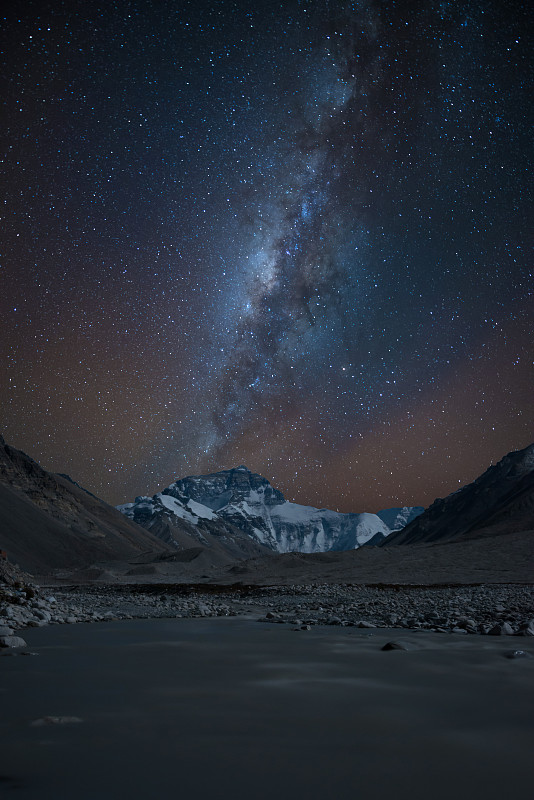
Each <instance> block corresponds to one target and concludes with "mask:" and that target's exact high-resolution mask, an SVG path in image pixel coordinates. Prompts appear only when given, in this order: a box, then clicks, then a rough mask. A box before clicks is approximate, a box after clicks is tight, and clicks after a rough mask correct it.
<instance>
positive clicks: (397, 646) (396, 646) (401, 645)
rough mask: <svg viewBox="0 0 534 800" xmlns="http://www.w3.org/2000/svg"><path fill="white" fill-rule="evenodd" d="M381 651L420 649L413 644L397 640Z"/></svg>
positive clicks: (387, 644) (386, 645)
mask: <svg viewBox="0 0 534 800" xmlns="http://www.w3.org/2000/svg"><path fill="white" fill-rule="evenodd" d="M380 649H381V650H418V649H419V648H418V647H417V645H415V644H413V642H407V641H406V640H401V639H397V641H394V642H387V643H386V644H385V645H384V646H383V647H381V648H380Z"/></svg>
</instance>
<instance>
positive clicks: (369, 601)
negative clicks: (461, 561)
mask: <svg viewBox="0 0 534 800" xmlns="http://www.w3.org/2000/svg"><path fill="white" fill-rule="evenodd" d="M238 615H246V616H251V615H253V616H255V618H256V619H257V620H258V621H259V622H262V623H266V624H287V625H291V626H293V627H296V628H298V629H302V630H306V629H308V628H311V626H313V625H340V626H355V627H360V628H382V627H384V628H386V627H387V628H402V629H410V630H429V631H434V632H438V633H456V634H482V635H505V636H506V635H508V636H534V592H533V587H532V586H527V585H510V584H509V585H499V586H495V585H476V586H447V587H409V586H353V585H348V584H347V585H336V586H331V585H308V586H273V587H254V586H233V587H222V586H221V587H218V586H210V587H206V586H187V585H183V584H174V585H144V586H133V585H132V586H83V587H82V586H69V587H61V588H58V587H54V589H53V591H52V590H48V589H47V588H46V587H42V588H38V587H36V586H31V585H20V584H19V585H13V586H8V585H3V586H1V587H0V648H2V649H5V648H13V647H23V646H24V645H25V643H24V640H23V639H22V638H21V637H20V636H19V635H17V634H18V632H20V631H21V630H23V629H24V628H28V627H42V626H45V625H57V624H70V623H88V622H101V621H106V620H118V619H146V618H193V617H224V616H238Z"/></svg>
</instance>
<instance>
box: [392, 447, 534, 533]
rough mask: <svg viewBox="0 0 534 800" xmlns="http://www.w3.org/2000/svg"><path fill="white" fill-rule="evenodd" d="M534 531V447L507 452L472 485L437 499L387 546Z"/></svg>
mask: <svg viewBox="0 0 534 800" xmlns="http://www.w3.org/2000/svg"><path fill="white" fill-rule="evenodd" d="M532 529H534V444H531V445H528V446H527V447H525V448H523V449H522V450H514V451H512V452H510V453H507V454H506V455H505V456H504V457H503V458H501V460H500V461H498V462H497V463H496V464H493V465H492V466H490V467H488V469H487V470H486V471H485V472H483V473H482V475H479V477H478V478H475V480H474V481H472V482H471V483H469V484H466V485H465V486H462V487H461V488H460V489H458V490H457V491H455V492H453V493H452V494H450V495H448V496H447V497H445V498H437V499H436V500H435V501H434V502H433V503H432V505H430V506H429V507H428V508H427V509H426V510H425V511H424V512H423V513H422V514H421V515H420V516H418V517H417V518H416V519H414V520H413V521H412V522H410V523H409V524H408V525H407V526H406V527H405V528H404V529H403V530H401V531H399V532H398V533H395V534H393V535H392V536H391V537H389V538H388V540H387V541H385V542H383V543H382V546H384V547H392V546H394V545H407V544H420V543H433V542H447V541H458V540H459V539H465V538H478V537H485V536H497V535H501V534H506V533H518V532H521V531H526V530H532Z"/></svg>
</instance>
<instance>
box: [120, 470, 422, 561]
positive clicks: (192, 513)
mask: <svg viewBox="0 0 534 800" xmlns="http://www.w3.org/2000/svg"><path fill="white" fill-rule="evenodd" d="M118 508H119V510H120V511H122V513H123V514H126V515H127V516H129V517H130V518H131V519H134V520H135V521H136V522H137V523H140V524H141V525H145V526H146V527H148V528H150V529H151V530H156V529H157V526H155V524H154V522H155V519H157V518H160V517H161V516H162V515H165V516H166V517H167V518H168V517H169V514H170V515H176V517H177V518H180V519H181V520H184V521H186V522H188V523H190V524H191V525H198V523H199V521H200V520H202V521H205V520H209V521H210V524H211V526H214V525H216V523H217V521H218V522H219V523H221V524H226V525H227V524H228V523H229V524H230V525H231V526H233V527H235V528H237V529H239V530H240V531H243V532H244V533H245V534H247V535H248V536H249V537H250V538H251V539H252V540H253V541H255V542H257V543H258V544H260V545H263V546H266V547H268V548H270V549H271V550H274V551H275V552H278V553H288V552H294V551H297V552H302V553H320V552H325V551H328V550H354V549H356V548H358V547H361V546H362V545H363V544H367V543H369V542H371V541H372V543H373V544H377V543H379V542H381V541H383V540H384V539H385V538H386V536H388V535H389V534H390V533H391V532H392V531H393V530H399V529H400V528H402V527H403V526H404V525H405V524H407V522H409V521H410V520H412V519H413V518H414V517H415V516H417V514H419V513H421V512H422V510H423V509H422V508H419V507H415V508H410V507H405V508H393V509H386V510H384V511H380V512H378V514H368V513H363V514H341V513H339V512H337V511H330V510H328V509H317V508H313V507H312V506H302V505H299V504H298V503H290V502H288V501H287V500H285V498H284V496H283V494H282V493H281V492H280V491H279V490H278V489H275V488H274V487H273V486H271V484H270V483H269V481H268V480H267V479H266V478H264V477H262V476H261V475H258V474H256V473H253V472H251V471H250V470H249V469H247V467H245V466H243V465H242V466H239V467H236V468H234V469H230V470H222V471H221V472H215V473H212V474H210V475H192V476H188V477H186V478H182V479H180V480H177V481H175V482H174V483H172V484H171V485H170V486H168V487H167V488H166V489H164V490H163V491H162V492H159V493H158V494H156V495H154V497H152V498H148V497H137V498H136V499H135V502H134V503H127V504H126V505H123V506H118Z"/></svg>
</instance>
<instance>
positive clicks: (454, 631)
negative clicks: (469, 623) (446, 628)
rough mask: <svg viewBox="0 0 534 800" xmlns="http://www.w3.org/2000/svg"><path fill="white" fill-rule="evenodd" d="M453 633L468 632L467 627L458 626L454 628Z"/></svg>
mask: <svg viewBox="0 0 534 800" xmlns="http://www.w3.org/2000/svg"><path fill="white" fill-rule="evenodd" d="M452 633H467V631H466V629H465V628H459V627H458V626H456V627H454V628H453V629H452Z"/></svg>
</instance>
